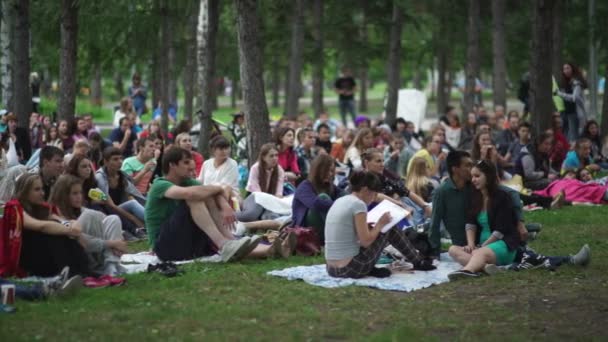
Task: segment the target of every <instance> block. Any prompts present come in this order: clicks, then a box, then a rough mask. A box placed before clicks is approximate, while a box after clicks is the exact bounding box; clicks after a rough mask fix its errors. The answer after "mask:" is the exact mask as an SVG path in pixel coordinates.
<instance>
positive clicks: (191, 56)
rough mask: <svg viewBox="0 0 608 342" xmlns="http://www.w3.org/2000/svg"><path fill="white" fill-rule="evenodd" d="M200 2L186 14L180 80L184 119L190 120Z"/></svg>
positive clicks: (195, 72)
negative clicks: (182, 91) (182, 85)
mask: <svg viewBox="0 0 608 342" xmlns="http://www.w3.org/2000/svg"><path fill="white" fill-rule="evenodd" d="M199 8H200V2H198V1H194V2H193V8H192V9H191V11H190V13H189V14H188V27H187V29H186V39H185V40H186V66H185V67H184V71H183V77H182V80H183V82H184V119H186V120H192V114H193V107H194V89H195V82H196V79H195V76H196V75H197V58H198V57H197V42H196V34H197V30H198V17H199V15H200V14H199Z"/></svg>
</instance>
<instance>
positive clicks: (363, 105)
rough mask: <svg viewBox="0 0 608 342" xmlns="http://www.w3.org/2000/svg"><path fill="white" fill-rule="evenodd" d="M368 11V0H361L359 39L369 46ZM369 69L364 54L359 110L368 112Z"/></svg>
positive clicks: (360, 72) (360, 76)
mask: <svg viewBox="0 0 608 342" xmlns="http://www.w3.org/2000/svg"><path fill="white" fill-rule="evenodd" d="M367 11H368V0H361V27H360V29H359V39H360V40H361V46H367V44H368V43H367V36H368V34H367ZM368 69H369V65H368V62H367V56H366V54H364V55H363V56H362V57H361V61H360V67H359V81H360V84H359V112H361V113H367V111H368V102H367V89H368V88H367V87H368V83H369V80H368Z"/></svg>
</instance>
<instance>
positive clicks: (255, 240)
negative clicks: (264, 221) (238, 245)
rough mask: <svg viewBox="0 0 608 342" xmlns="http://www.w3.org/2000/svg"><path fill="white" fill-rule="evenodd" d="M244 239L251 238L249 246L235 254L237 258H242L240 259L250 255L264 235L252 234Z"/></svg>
mask: <svg viewBox="0 0 608 342" xmlns="http://www.w3.org/2000/svg"><path fill="white" fill-rule="evenodd" d="M243 239H247V240H249V242H248V243H249V245H247V248H243V249H242V250H240V251H239V252H238V253H237V254H236V255H235V256H234V258H235V259H236V260H240V259H243V258H245V257H247V256H248V255H249V253H251V252H252V251H253V250H254V249H255V248H256V247H257V246H258V244H259V243H260V241H262V236H261V235H252V236H246V237H244V238H243Z"/></svg>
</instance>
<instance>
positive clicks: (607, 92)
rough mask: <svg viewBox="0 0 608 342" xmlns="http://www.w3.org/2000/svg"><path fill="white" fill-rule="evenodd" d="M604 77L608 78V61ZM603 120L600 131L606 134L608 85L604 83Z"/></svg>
mask: <svg viewBox="0 0 608 342" xmlns="http://www.w3.org/2000/svg"><path fill="white" fill-rule="evenodd" d="M604 79H606V80H608V63H606V69H605V70H604ZM602 102H603V103H602V122H601V127H600V132H601V133H602V134H604V135H605V134H606V132H608V87H606V85H604V99H603V101H602Z"/></svg>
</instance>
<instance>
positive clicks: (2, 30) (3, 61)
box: [0, 0, 15, 108]
mask: <svg viewBox="0 0 608 342" xmlns="http://www.w3.org/2000/svg"><path fill="white" fill-rule="evenodd" d="M13 3H14V1H8V0H6V1H2V2H1V3H0V6H2V7H1V8H0V98H1V99H2V102H1V104H2V108H12V107H13V58H14V51H15V50H14V43H13V42H14V40H13V34H14V29H15V26H14V20H15V14H14V10H13V9H14V7H13Z"/></svg>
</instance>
